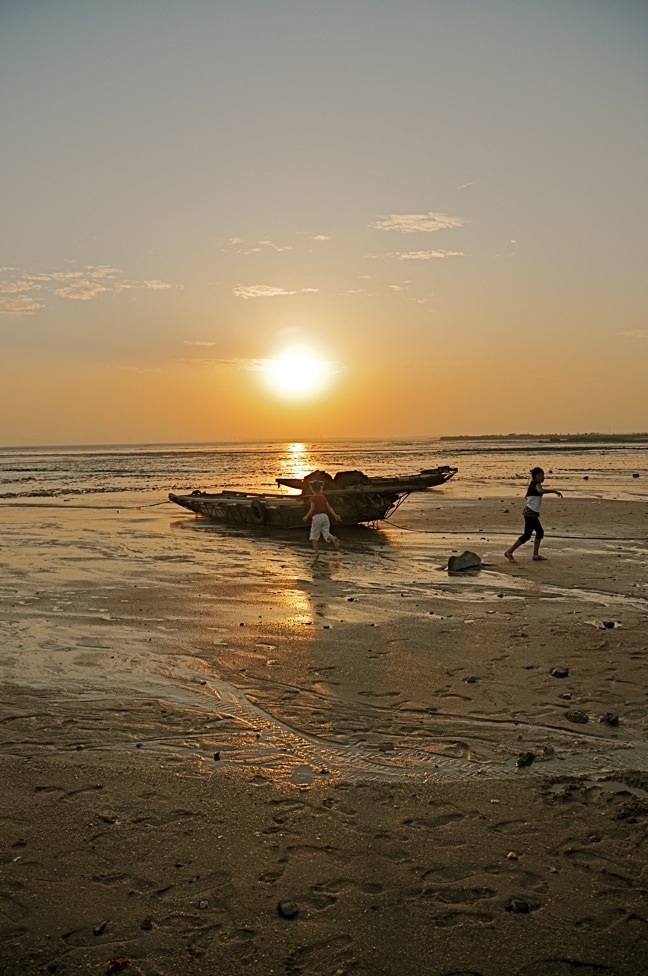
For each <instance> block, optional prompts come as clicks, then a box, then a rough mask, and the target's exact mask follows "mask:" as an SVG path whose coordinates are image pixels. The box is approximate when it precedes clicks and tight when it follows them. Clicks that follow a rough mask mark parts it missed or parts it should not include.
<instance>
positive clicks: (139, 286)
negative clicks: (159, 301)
mask: <svg viewBox="0 0 648 976" xmlns="http://www.w3.org/2000/svg"><path fill="white" fill-rule="evenodd" d="M173 287H174V286H173V285H170V284H169V283H168V282H167V281H157V280H155V279H150V278H147V279H144V281H116V282H114V285H113V287H112V289H110V288H108V289H106V290H107V291H110V290H112V291H117V292H119V291H133V290H140V291H142V290H143V291H166V290H167V289H168V288H173Z"/></svg>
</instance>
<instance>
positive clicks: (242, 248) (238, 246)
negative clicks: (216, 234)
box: [223, 237, 292, 254]
mask: <svg viewBox="0 0 648 976" xmlns="http://www.w3.org/2000/svg"><path fill="white" fill-rule="evenodd" d="M264 247H265V248H269V249H270V250H272V251H278V252H281V251H292V245H291V244H276V243H275V242H274V241H271V240H270V238H269V237H264V238H263V240H261V241H257V242H256V243H255V244H252V245H246V244H245V241H244V240H243V238H242V237H230V238H228V240H227V242H226V246H225V247H224V249H223V250H225V251H228V250H230V249H231V250H233V251H234V252H235V253H236V254H260V253H261V251H262V250H263V248H264Z"/></svg>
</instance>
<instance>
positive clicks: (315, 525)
mask: <svg viewBox="0 0 648 976" xmlns="http://www.w3.org/2000/svg"><path fill="white" fill-rule="evenodd" d="M323 488H324V484H323V482H321V481H314V482H313V495H312V497H311V500H310V508H309V509H308V512H307V513H306V515H304V522H308V520H309V519H311V529H310V541H311V543H312V545H313V549H314V550H315V561H317V560H318V559H319V540H320V536H321V535H323V536H324V541H325V542H332V543H333V545H334V546H335V548H336V549H339V548H340V543H339V542H338V540H337V539H336V538H335V536H334V535H333V534H332V532H331V522H330V519H329V515H332V516H333V518H334V519H335V520H336V521H337V522H341V521H342V519H341V518H340V516H339V515H338V513H337V512H336V511H334V510H333V509H332V508H331V506H330V505H329V503H328V501H327V500H326V497H325V496H324V492H323Z"/></svg>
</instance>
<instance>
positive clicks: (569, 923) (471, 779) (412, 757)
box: [0, 488, 648, 976]
mask: <svg viewBox="0 0 648 976" xmlns="http://www.w3.org/2000/svg"><path fill="white" fill-rule="evenodd" d="M156 500H157V499H156ZM151 501H152V499H151V497H150V496H147V497H145V498H143V499H135V500H134V499H133V497H132V496H130V497H128V498H123V499H121V500H120V499H119V498H117V499H115V498H111V500H110V504H107V503H106V504H103V503H102V501H101V500H98V501H97V500H93V501H88V500H86V499H70V500H68V501H61V500H60V499H56V500H46V499H45V500H39V499H30V500H28V501H24V502H23V503H19V502H15V501H14V502H12V503H11V504H4V505H2V506H0V521H1V523H2V535H1V548H0V564H1V566H2V584H1V585H2V601H1V609H0V635H1V641H2V655H1V658H0V682H1V686H0V731H1V739H0V771H1V772H0V775H1V782H2V791H1V794H0V816H1V817H2V833H3V845H2V864H1V869H0V972H2V973H3V974H5V976H32V974H37V973H39V974H40V973H57V974H60V976H68V974H73V973H75V974H76V973H83V974H93V976H94V974H97V976H99V974H102V973H114V972H124V973H127V974H130V973H140V974H141V973H143V974H145V976H193V974H196V976H197V974H213V973H228V974H232V976H234V974H243V973H249V974H254V976H269V974H273V973H274V974H280V973H281V974H290V976H343V974H367V976H368V974H384V976H403V974H410V976H419V974H420V976H573V974H578V976H600V974H605V976H608V974H609V976H638V974H640V973H642V972H646V971H648V911H647V909H646V891H647V889H648V865H647V861H646V851H647V845H648V838H647V833H646V831H647V827H648V748H647V744H646V735H647V729H648V718H647V712H646V695H645V689H646V686H647V684H648V627H647V624H648V576H647V573H646V568H647V566H648V509H647V507H646V504H645V502H644V501H643V500H640V499H637V500H634V501H632V500H609V499H605V498H596V497H573V496H572V497H567V498H565V499H563V500H558V499H555V500H554V499H550V500H548V501H547V502H546V509H545V514H544V518H543V521H544V524H545V528H546V532H547V536H546V541H545V544H544V552H545V554H546V555H547V556H548V560H547V561H546V562H543V563H534V562H532V560H531V551H530V546H527V547H525V548H524V549H522V550H520V551H519V552H518V553H517V554H516V556H517V562H516V563H515V564H514V565H510V564H508V563H507V562H506V560H505V559H504V556H503V552H504V549H505V548H506V547H507V546H508V545H509V544H510V542H511V541H512V540H513V539H514V538H515V537H516V536H517V535H518V534H519V531H520V529H521V519H520V499H519V497H517V496H515V497H514V496H513V495H512V494H510V493H500V494H499V495H496V494H493V493H491V494H490V495H489V496H488V497H474V496H468V495H463V494H462V493H461V490H460V488H456V489H455V490H454V491H453V492H448V491H446V492H445V493H444V492H443V490H442V491H439V492H435V491H431V492H428V493H426V494H425V495H417V496H412V497H411V498H410V499H409V500H408V501H407V503H406V504H405V505H403V507H402V508H401V509H400V510H399V512H398V513H397V517H396V518H395V519H394V521H395V523H397V524H395V525H392V526H383V527H381V528H380V529H379V530H377V531H376V530H372V529H369V528H357V529H349V530H346V531H345V530H342V531H341V533H340V535H341V539H342V542H343V551H342V552H341V553H340V554H339V555H337V554H335V553H330V554H326V555H325V556H324V557H323V558H322V559H321V562H320V564H319V565H318V566H315V567H314V566H313V564H312V559H311V554H310V553H309V550H308V548H307V543H306V538H305V536H303V535H302V534H300V533H297V534H292V535H291V534H287V535H283V536H281V535H277V534H272V533H271V532H264V531H263V530H259V531H256V532H250V531H246V532H243V531H240V530H239V531H236V530H234V529H232V528H229V527H227V526H219V525H216V524H211V523H208V522H206V521H204V520H200V519H195V518H193V517H192V516H190V515H189V514H187V515H184V514H182V513H181V512H179V510H174V509H173V508H172V506H170V505H166V506H165V505H153V504H150V503H151ZM140 502H141V504H140ZM122 503H123V504H122ZM464 550H471V551H474V552H476V553H478V554H479V556H480V557H481V559H482V567H481V568H480V569H479V570H476V571H471V572H467V573H462V574H456V575H451V574H448V572H447V561H448V558H449V556H451V555H452V554H456V553H461V552H462V551H464Z"/></svg>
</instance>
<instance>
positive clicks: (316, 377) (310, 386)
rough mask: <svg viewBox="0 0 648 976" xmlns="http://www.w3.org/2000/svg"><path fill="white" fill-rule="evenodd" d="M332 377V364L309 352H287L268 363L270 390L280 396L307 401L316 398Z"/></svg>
mask: <svg viewBox="0 0 648 976" xmlns="http://www.w3.org/2000/svg"><path fill="white" fill-rule="evenodd" d="M330 376H331V369H330V364H329V363H326V362H325V361H324V360H323V359H320V358H319V357H317V356H315V355H313V354H312V353H307V352H286V353H283V354H282V355H280V356H278V357H277V358H276V359H272V360H270V362H269V363H268V369H267V377H268V382H269V385H270V388H271V389H272V390H273V392H274V393H277V394H278V395H279V396H282V397H286V398H287V399H293V400H306V399H308V398H309V397H313V396H316V395H317V394H318V393H320V392H321V391H322V390H323V389H324V387H325V386H326V384H327V382H328V380H329V379H330Z"/></svg>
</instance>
